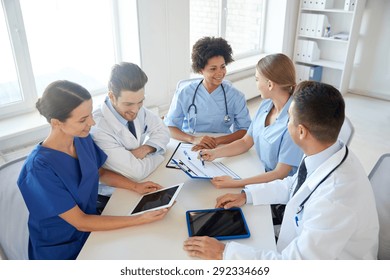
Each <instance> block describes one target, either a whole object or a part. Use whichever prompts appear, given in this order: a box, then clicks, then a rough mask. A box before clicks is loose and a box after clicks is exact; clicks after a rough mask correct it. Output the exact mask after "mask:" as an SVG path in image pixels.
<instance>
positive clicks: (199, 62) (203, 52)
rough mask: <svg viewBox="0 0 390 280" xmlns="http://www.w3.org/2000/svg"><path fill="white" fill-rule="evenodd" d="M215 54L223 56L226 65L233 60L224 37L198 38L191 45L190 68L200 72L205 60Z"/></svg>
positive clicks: (205, 62)
mask: <svg viewBox="0 0 390 280" xmlns="http://www.w3.org/2000/svg"><path fill="white" fill-rule="evenodd" d="M215 56H223V58H224V59H225V64H226V65H227V64H229V63H230V62H233V61H234V59H233V50H232V47H231V46H230V45H229V44H228V42H227V41H226V40H225V39H223V38H215V37H203V38H201V39H199V40H198V41H197V42H196V43H195V44H194V46H193V47H192V55H191V60H192V70H193V71H194V72H195V73H200V71H201V70H202V69H203V68H204V67H205V66H206V64H207V61H208V60H209V59H210V58H212V57H215Z"/></svg>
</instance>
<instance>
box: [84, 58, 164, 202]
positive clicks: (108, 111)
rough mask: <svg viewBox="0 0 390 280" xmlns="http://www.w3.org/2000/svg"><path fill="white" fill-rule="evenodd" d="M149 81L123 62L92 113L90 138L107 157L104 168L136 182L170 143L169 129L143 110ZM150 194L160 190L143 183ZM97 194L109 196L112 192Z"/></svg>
mask: <svg viewBox="0 0 390 280" xmlns="http://www.w3.org/2000/svg"><path fill="white" fill-rule="evenodd" d="M147 81H148V77H147V76H146V74H145V73H144V71H142V69H141V68H140V67H138V66H137V65H136V64H133V63H127V62H122V63H120V64H116V65H114V66H113V67H112V70H111V75H110V80H109V83H108V90H109V92H108V96H107V97H106V99H105V100H104V102H103V103H102V104H101V105H100V106H99V108H97V109H96V110H95V111H94V112H93V118H94V120H95V122H96V125H95V126H94V127H92V130H91V135H92V137H93V139H94V140H95V142H96V144H97V145H98V146H99V147H100V148H101V149H102V150H103V151H104V152H105V153H106V154H107V156H108V158H107V161H106V163H105V165H104V167H106V168H108V169H110V170H113V171H115V172H117V173H120V174H122V175H123V176H125V177H127V178H129V179H132V180H134V181H135V182H139V181H141V180H143V179H144V178H145V177H147V176H148V175H149V174H150V173H152V172H153V171H154V170H155V169H156V168H157V166H159V165H160V164H161V163H162V162H163V160H164V153H165V151H166V146H167V144H168V142H169V139H170V134H169V130H168V128H167V127H166V126H165V125H164V123H163V122H162V120H161V119H160V118H159V117H158V116H157V115H156V114H154V113H153V112H151V111H150V110H148V109H147V108H145V107H143V102H144V99H145V89H144V87H145V84H146V82H147ZM141 184H147V185H149V187H150V190H151V191H152V190H156V189H158V188H160V187H161V186H159V185H158V184H156V183H153V182H144V183H141ZM99 193H100V194H103V195H108V196H110V195H111V193H112V189H107V188H104V190H101V189H100V191H99Z"/></svg>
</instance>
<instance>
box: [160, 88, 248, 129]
mask: <svg viewBox="0 0 390 280" xmlns="http://www.w3.org/2000/svg"><path fill="white" fill-rule="evenodd" d="M198 84H199V81H194V82H192V83H190V84H188V85H186V86H184V87H182V88H179V89H178V90H177V91H176V93H175V95H174V97H173V100H172V103H171V106H170V108H169V111H168V114H167V116H166V117H165V118H164V123H165V124H166V125H167V126H175V127H177V128H179V129H180V130H182V131H184V132H186V133H193V130H194V129H195V132H210V133H232V132H235V131H237V130H247V129H248V127H249V125H250V123H251V119H250V115H249V110H248V107H247V105H246V101H245V96H244V94H243V93H242V92H240V91H238V90H237V89H236V88H234V87H233V86H232V84H231V83H230V82H228V81H223V82H222V86H223V88H224V90H225V93H226V104H227V108H228V115H229V117H230V121H228V122H225V120H224V117H225V115H226V108H225V97H224V94H223V90H222V86H219V87H217V88H216V89H215V90H214V91H213V92H212V93H211V94H210V93H208V91H207V90H206V88H205V87H204V86H203V84H201V85H200V86H199V88H198V90H197V93H196V97H195V101H194V105H195V106H191V108H190V105H191V104H192V99H193V97H194V94H195V90H196V87H197V86H198ZM195 107H196V111H197V112H196V114H195ZM189 109H190V110H189Z"/></svg>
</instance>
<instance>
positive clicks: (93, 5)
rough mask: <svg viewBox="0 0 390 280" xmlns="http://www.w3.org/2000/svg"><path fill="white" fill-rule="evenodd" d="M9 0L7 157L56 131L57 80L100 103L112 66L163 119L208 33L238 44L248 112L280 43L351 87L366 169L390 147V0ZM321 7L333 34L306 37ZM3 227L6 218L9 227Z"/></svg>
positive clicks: (3, 118)
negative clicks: (137, 71)
mask: <svg viewBox="0 0 390 280" xmlns="http://www.w3.org/2000/svg"><path fill="white" fill-rule="evenodd" d="M1 2H2V9H1V10H0V46H1V48H0V50H1V51H0V165H4V164H6V163H8V162H10V161H12V160H14V159H17V158H19V157H21V156H25V155H27V154H28V153H29V152H30V151H31V150H32V148H33V147H34V146H35V145H36V144H37V143H39V142H40V141H42V140H43V139H44V138H45V136H46V135H47V134H48V131H49V125H48V124H47V122H46V120H45V119H44V118H43V117H42V116H40V115H39V114H38V112H37V111H36V110H35V108H34V104H35V102H36V100H37V98H38V97H39V96H40V95H41V94H42V92H43V89H44V88H45V87H46V86H47V85H48V84H49V83H50V82H52V81H54V80H57V79H67V80H71V81H73V82H76V83H79V84H81V85H83V86H84V87H85V88H87V89H88V90H89V91H90V92H91V93H92V94H93V102H94V105H97V104H98V103H99V102H101V101H102V100H103V99H104V97H105V96H106V94H107V80H108V75H109V71H110V68H111V66H112V65H113V64H115V63H117V62H120V61H128V62H133V63H136V64H138V65H140V67H141V68H142V69H143V70H144V71H145V73H146V74H147V75H148V78H149V81H148V83H147V84H146V88H145V92H146V99H145V103H144V105H145V106H146V107H148V108H150V109H152V110H153V111H154V112H156V114H159V115H160V116H161V117H162V116H164V114H165V113H166V112H167V110H168V108H169V105H170V102H171V100H172V97H173V94H174V92H175V88H176V85H177V83H178V81H180V80H183V79H189V78H194V77H197V76H196V75H195V74H194V73H192V72H191V61H190V55H191V47H192V45H193V44H194V42H195V41H196V40H197V39H199V38H200V37H203V36H223V37H224V38H226V40H227V41H228V42H229V43H230V44H231V45H232V47H233V54H234V59H235V61H234V62H233V63H231V64H229V65H228V67H227V76H226V79H227V80H229V81H231V82H232V83H233V84H234V86H235V87H237V88H238V89H239V90H240V91H242V92H243V93H244V94H245V97H246V99H247V104H248V107H249V110H250V114H251V116H253V114H254V113H255V112H256V110H257V108H258V106H259V104H260V103H261V101H262V100H261V98H260V97H259V93H258V90H257V88H256V84H255V77H254V75H255V66H256V63H257V61H258V60H259V59H260V58H261V57H263V56H265V55H267V54H272V53H278V52H281V53H284V54H286V55H288V56H289V57H290V58H291V59H292V60H293V61H294V62H295V65H298V67H297V73H298V68H299V67H300V66H306V67H307V68H310V67H312V66H320V67H321V71H322V73H321V74H322V76H321V78H320V79H321V80H322V81H323V82H326V83H331V84H333V85H335V86H336V87H337V88H338V89H339V90H340V91H341V92H342V94H343V96H344V98H345V102H346V116H347V117H348V119H349V120H350V121H351V123H352V126H353V133H352V134H351V139H350V142H349V147H350V149H352V150H353V151H354V153H355V154H356V155H357V157H358V158H359V159H360V161H361V162H362V164H363V167H364V169H365V171H366V172H367V175H368V174H369V173H370V172H371V170H372V169H373V167H374V165H375V163H376V162H377V161H378V159H379V158H380V156H381V155H383V154H385V153H390V66H389V65H390V54H389V51H388V50H389V48H390V33H389V32H388V26H390V1H386V0H366V1H364V0H356V1H349V0H333V1H329V0H327V1H325V0H324V1H322V2H328V5H330V6H327V7H323V8H316V7H308V8H304V7H303V5H304V2H309V1H304V0H301V1H299V0H292V1H290V0H139V1H135V0H132V1H129V0H99V1H92V0H81V1H80V0H54V1H53V0H36V1H28V0H2V1H1ZM310 2H311V1H310ZM313 2H315V1H313ZM347 2H351V3H350V6H351V7H346V5H347ZM348 5H349V4H348ZM332 9H337V11H336V12H334V11H333V12H332V11H331V10H332ZM313 10H314V14H325V15H327V16H328V17H327V23H324V24H323V28H324V32H321V35H320V36H317V35H310V34H300V33H299V28H300V27H301V26H302V21H303V20H302V18H303V16H302V15H303V14H305V13H306V14H310V13H313ZM321 10H322V11H321ZM326 27H329V29H328V30H327V29H326ZM326 31H329V33H328V34H326ZM335 35H340V36H346V39H345V38H334V37H332V36H335ZM316 36H317V38H316ZM324 36H325V37H324ZM319 37H321V38H319ZM305 40H311V41H314V42H316V46H315V48H316V47H318V50H319V51H320V52H319V53H318V56H319V57H318V60H319V61H322V62H319V63H318V64H315V63H312V62H311V61H302V60H301V61H300V60H299V59H298V58H297V52H298V53H299V52H300V47H299V45H300V42H301V41H305ZM314 52H315V50H314ZM332 62H334V63H335V64H332ZM335 65H336V66H335ZM311 69H312V70H313V68H311ZM302 75H303V76H301V77H298V78H301V79H308V76H307V77H306V76H304V74H302ZM298 76H299V75H298ZM297 82H299V81H297ZM2 176H3V175H2ZM2 181H3V178H1V179H0V184H2V183H1V182H2ZM1 187H2V188H3V187H4V186H2V185H1ZM1 193H2V192H1V190H0V194H1ZM5 200H6V198H5V197H0V201H1V203H5V202H4V201H5ZM389 203H390V202H389ZM1 207H2V206H1V205H0V209H1ZM14 214H15V213H14ZM0 215H1V219H5V217H4V215H3V213H0ZM13 219H15V220H16V218H15V217H13ZM5 224H6V223H5V221H4V220H3V221H0V234H3V233H2V231H3V230H4V225H5ZM2 241H4V240H2ZM4 258H6V256H4Z"/></svg>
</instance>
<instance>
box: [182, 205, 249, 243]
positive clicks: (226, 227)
mask: <svg viewBox="0 0 390 280" xmlns="http://www.w3.org/2000/svg"><path fill="white" fill-rule="evenodd" d="M186 218H187V226H188V234H189V236H210V237H214V238H216V239H218V240H225V239H237V238H248V237H250V232H249V228H248V225H247V223H246V221H245V217H244V214H243V213H242V210H241V208H230V209H224V208H216V209H204V210H189V211H187V212H186Z"/></svg>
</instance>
